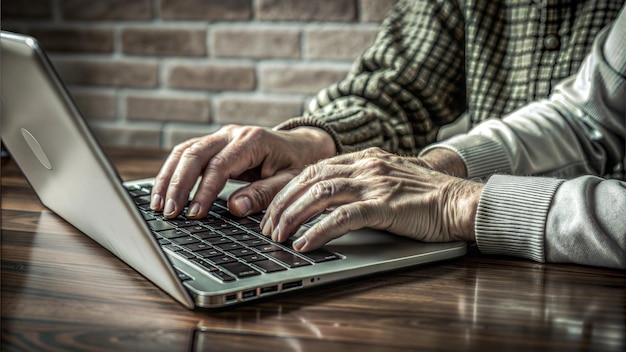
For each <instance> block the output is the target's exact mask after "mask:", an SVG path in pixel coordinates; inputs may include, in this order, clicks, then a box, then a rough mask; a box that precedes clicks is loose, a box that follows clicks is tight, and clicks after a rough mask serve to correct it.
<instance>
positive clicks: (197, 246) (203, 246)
mask: <svg viewBox="0 0 626 352" xmlns="http://www.w3.org/2000/svg"><path fill="white" fill-rule="evenodd" d="M181 246H182V247H184V248H186V249H187V250H189V251H192V252H198V251H203V250H207V249H212V248H213V247H211V245H210V244H208V243H203V242H196V243H191V244H183V245H181Z"/></svg>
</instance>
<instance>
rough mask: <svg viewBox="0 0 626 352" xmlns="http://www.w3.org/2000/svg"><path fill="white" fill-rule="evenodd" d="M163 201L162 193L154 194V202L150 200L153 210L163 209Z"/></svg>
mask: <svg viewBox="0 0 626 352" xmlns="http://www.w3.org/2000/svg"><path fill="white" fill-rule="evenodd" d="M161 203H163V198H161V196H160V195H158V194H155V195H154V196H152V202H150V208H151V209H152V210H157V209H161V206H162V204H161Z"/></svg>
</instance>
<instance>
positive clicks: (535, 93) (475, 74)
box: [278, 0, 624, 155]
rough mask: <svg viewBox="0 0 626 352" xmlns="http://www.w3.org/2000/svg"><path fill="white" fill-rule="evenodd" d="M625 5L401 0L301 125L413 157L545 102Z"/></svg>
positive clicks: (358, 145)
mask: <svg viewBox="0 0 626 352" xmlns="http://www.w3.org/2000/svg"><path fill="white" fill-rule="evenodd" d="M623 5H624V1H610V0H606V1H603V0H591V1H565V0H534V1H533V0H527V1H519V0H508V1H494V0H473V1H464V2H457V1H445V0H438V1H426V0H409V1H401V2H400V3H398V4H397V6H396V7H395V8H394V10H393V11H392V13H391V14H390V15H389V17H388V18H387V20H386V21H385V22H384V23H383V26H382V29H381V32H380V34H379V36H378V39H377V40H376V43H375V44H374V45H373V46H372V47H371V48H370V49H368V50H367V51H366V52H365V53H364V54H363V55H362V56H361V57H360V58H359V59H358V60H357V62H356V63H355V65H354V67H353V69H352V72H351V73H350V75H349V76H348V77H347V78H346V79H345V80H344V81H342V82H339V83H337V84H335V85H332V86H331V87H328V88H326V89H324V90H323V91H321V92H320V93H319V94H318V96H317V98H316V99H315V100H314V101H312V102H311V104H310V105H309V108H308V111H307V112H306V114H305V116H304V117H300V118H294V119H291V120H289V121H287V122H286V123H284V124H282V125H281V126H278V128H283V129H289V128H293V127H296V126H302V125H313V126H318V127H320V128H323V129H325V130H326V131H328V132H329V133H331V134H332V135H333V137H334V138H335V140H336V142H337V144H338V148H339V151H340V152H349V151H354V150H357V149H363V148H366V147H370V146H379V147H382V148H384V149H386V150H388V151H391V152H395V153H400V154H409V155H415V154H417V153H418V152H419V150H420V149H421V148H422V147H423V146H425V145H427V144H430V143H432V142H434V141H435V138H436V135H437V131H438V129H439V127H440V126H442V125H445V124H448V123H450V122H453V121H454V120H455V119H457V118H458V117H459V116H460V115H462V114H464V113H466V114H468V115H469V118H470V120H471V122H472V124H473V125H475V124H477V123H479V122H481V121H484V120H485V119H488V118H493V117H496V118H501V117H503V116H504V115H506V114H508V113H510V112H512V111H513V110H515V109H517V108H520V107H522V106H524V105H526V104H528V103H530V102H532V101H535V100H538V99H542V98H545V97H547V96H548V95H549V93H550V92H551V90H552V88H553V87H554V86H555V85H556V83H558V82H559V81H560V80H561V79H563V78H565V77H567V76H570V75H571V74H573V73H575V72H576V70H577V69H578V67H579V65H580V63H581V62H582V60H583V58H584V57H585V55H586V54H587V53H588V52H589V50H590V48H591V44H592V42H593V39H594V37H595V35H596V34H597V33H598V31H599V30H600V29H602V27H604V26H605V25H607V24H608V23H610V22H611V21H612V20H614V19H615V17H616V16H617V14H618V11H619V10H620V8H621V7H622V6H623Z"/></svg>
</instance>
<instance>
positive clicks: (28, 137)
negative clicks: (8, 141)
mask: <svg viewBox="0 0 626 352" xmlns="http://www.w3.org/2000/svg"><path fill="white" fill-rule="evenodd" d="M22 136H23V137H24V140H25V141H26V143H27V144H28V146H29V147H30V149H31V150H32V151H33V154H35V156H36V157H37V160H39V162H40V163H41V165H43V166H44V167H45V168H46V169H48V170H52V164H50V160H48V157H47V156H46V153H44V151H43V148H41V144H39V142H37V140H36V139H35V137H34V136H33V135H32V134H31V133H30V132H28V130H27V129H25V128H22Z"/></svg>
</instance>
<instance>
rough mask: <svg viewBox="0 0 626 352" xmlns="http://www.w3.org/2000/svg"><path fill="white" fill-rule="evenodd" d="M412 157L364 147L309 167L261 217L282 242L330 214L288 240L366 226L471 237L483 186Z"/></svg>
mask: <svg viewBox="0 0 626 352" xmlns="http://www.w3.org/2000/svg"><path fill="white" fill-rule="evenodd" d="M423 166H426V164H425V163H424V162H423V161H421V160H419V159H416V158H411V157H401V156H397V155H394V154H390V153H387V152H384V151H382V150H381V149H378V148H371V149H368V150H365V151H361V152H356V153H351V154H345V155H341V156H337V157H334V158H331V159H326V160H323V161H321V162H319V163H317V164H315V165H312V166H308V167H307V168H306V169H304V171H303V172H302V173H301V174H300V175H299V176H298V177H296V178H294V179H293V180H291V182H290V183H289V184H288V185H287V186H286V187H285V188H284V189H283V190H282V191H281V192H279V193H278V194H277V195H276V197H275V198H274V200H273V201H272V203H271V204H270V206H269V207H268V209H267V212H266V214H265V217H264V218H263V220H262V222H261V227H262V228H263V233H264V234H265V235H268V236H270V235H271V237H272V239H274V240H275V241H279V242H281V241H284V240H286V239H287V238H288V237H289V236H291V235H292V234H294V233H295V232H296V231H297V230H298V229H299V227H300V226H301V225H302V224H303V223H304V222H306V221H307V220H308V219H310V218H311V217H313V216H315V215H317V214H320V213H322V212H324V211H326V210H327V209H332V211H330V213H329V214H328V215H327V216H326V217H325V218H324V219H322V220H321V221H319V222H317V223H316V224H315V225H314V226H312V227H311V228H310V229H309V230H307V231H306V232H304V234H303V235H302V236H301V237H300V238H299V239H298V240H297V241H295V242H294V244H293V246H294V249H296V250H299V251H303V252H304V251H308V250H311V249H315V248H318V247H320V246H322V245H324V244H325V243H326V242H328V241H330V240H332V239H334V238H337V237H339V236H341V235H344V234H345V233H347V232H348V231H350V230H355V229H359V228H362V227H371V228H376V229H382V230H387V231H390V232H393V233H395V234H398V235H404V236H408V237H412V238H415V239H418V240H422V241H427V242H447V241H454V240H473V239H474V216H475V214H476V208H477V205H478V199H479V197H480V192H481V191H482V187H483V185H482V184H480V183H476V182H471V181H467V180H463V179H460V178H457V177H453V176H449V175H446V174H443V173H440V172H436V171H432V170H429V169H427V168H425V167H423Z"/></svg>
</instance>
